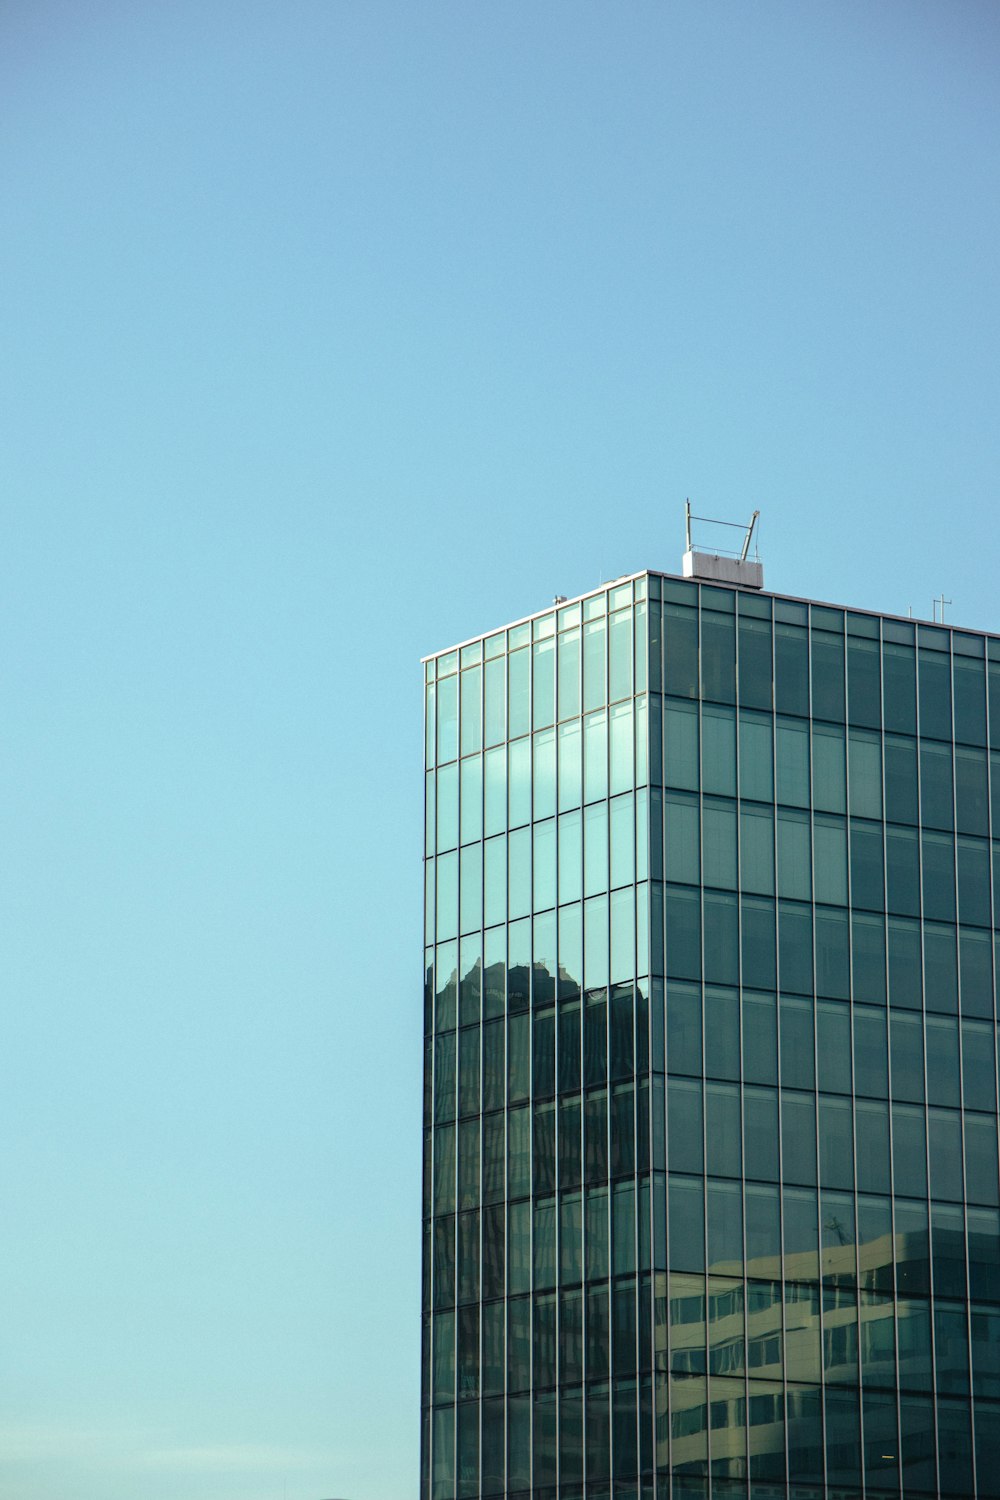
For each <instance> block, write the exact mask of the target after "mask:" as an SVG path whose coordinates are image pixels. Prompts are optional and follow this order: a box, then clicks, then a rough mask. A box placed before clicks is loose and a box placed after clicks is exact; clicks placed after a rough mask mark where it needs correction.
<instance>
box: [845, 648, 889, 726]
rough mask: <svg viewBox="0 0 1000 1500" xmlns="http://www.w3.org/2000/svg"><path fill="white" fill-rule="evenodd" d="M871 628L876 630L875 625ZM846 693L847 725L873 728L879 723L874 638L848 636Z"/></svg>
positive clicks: (878, 671)
mask: <svg viewBox="0 0 1000 1500" xmlns="http://www.w3.org/2000/svg"><path fill="white" fill-rule="evenodd" d="M875 628H876V630H877V629H878V625H877V623H876V627H875ZM847 691H848V717H849V719H850V722H851V723H852V724H865V725H867V726H868V727H869V728H871V729H877V728H878V727H879V725H880V723H881V721H882V682H881V660H880V654H879V645H878V640H877V639H876V640H863V639H861V638H860V637H859V636H849V637H848V641H847Z"/></svg>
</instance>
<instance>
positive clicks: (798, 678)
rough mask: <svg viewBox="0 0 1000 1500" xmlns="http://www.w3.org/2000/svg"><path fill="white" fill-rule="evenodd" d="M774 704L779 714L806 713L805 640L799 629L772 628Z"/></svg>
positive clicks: (806, 665) (806, 647)
mask: <svg viewBox="0 0 1000 1500" xmlns="http://www.w3.org/2000/svg"><path fill="white" fill-rule="evenodd" d="M774 700H775V707H776V708H777V710H778V712H779V713H784V714H801V715H802V716H803V717H805V716H806V715H808V713H809V656H808V637H807V635H806V632H805V630H804V629H803V628H802V626H800V625H787V624H784V623H781V622H778V623H776V624H775V627H774Z"/></svg>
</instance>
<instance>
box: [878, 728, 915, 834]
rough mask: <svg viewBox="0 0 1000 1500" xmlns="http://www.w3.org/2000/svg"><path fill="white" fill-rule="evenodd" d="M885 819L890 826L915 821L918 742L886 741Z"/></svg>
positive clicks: (890, 738)
mask: <svg viewBox="0 0 1000 1500" xmlns="http://www.w3.org/2000/svg"><path fill="white" fill-rule="evenodd" d="M885 815H886V817H887V818H888V820H889V822H890V823H916V821H917V742H916V740H905V739H902V738H899V737H898V736H895V735H890V734H887V735H886V737H885Z"/></svg>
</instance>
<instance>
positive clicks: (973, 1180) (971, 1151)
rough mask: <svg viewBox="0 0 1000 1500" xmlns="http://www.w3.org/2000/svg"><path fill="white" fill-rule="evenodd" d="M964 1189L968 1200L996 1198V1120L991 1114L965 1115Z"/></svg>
mask: <svg viewBox="0 0 1000 1500" xmlns="http://www.w3.org/2000/svg"><path fill="white" fill-rule="evenodd" d="M965 1191H966V1196H967V1197H968V1199H969V1202H970V1203H984V1204H989V1205H993V1204H996V1202H997V1201H998V1198H997V1121H996V1117H995V1116H994V1115H973V1114H967V1115H966V1116H965Z"/></svg>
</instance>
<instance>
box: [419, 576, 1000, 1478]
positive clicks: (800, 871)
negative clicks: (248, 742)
mask: <svg viewBox="0 0 1000 1500" xmlns="http://www.w3.org/2000/svg"><path fill="white" fill-rule="evenodd" d="M425 697H426V824H425V839H426V843H425V855H426V861H425V869H426V886H425V890H426V905H425V945H426V946H425V959H424V962H425V974H426V983H425V1001H424V1031H425V1044H424V1045H425V1055H424V1069H425V1095H424V1157H423V1161H424V1199H423V1201H424V1218H423V1345H422V1445H421V1488H420V1493H421V1496H422V1500H461V1497H468V1500H472V1497H480V1496H482V1497H491V1496H496V1497H499V1496H504V1497H508V1500H512V1497H523V1500H527V1497H529V1496H531V1497H536V1500H612V1497H614V1500H619V1497H620V1500H653V1497H666V1496H671V1497H673V1500H709V1497H710V1496H716V1497H719V1496H721V1497H726V1500H737V1497H741V1500H820V1497H825V1496H842V1497H844V1500H848V1497H850V1500H855V1497H859V1500H860V1497H861V1496H862V1495H863V1494H866V1493H867V1494H868V1495H870V1496H877V1497H879V1500H888V1497H890V1496H904V1497H906V1500H910V1497H913V1500H921V1497H927V1500H930V1497H934V1496H939V1495H948V1496H959V1495H963V1496H979V1497H980V1500H982V1497H987V1496H988V1497H997V1496H1000V1174H998V1113H997V1028H996V988H995V975H996V973H997V967H998V965H997V960H998V957H1000V952H998V946H997V933H996V930H995V929H997V928H1000V864H998V852H1000V638H991V637H987V636H984V635H983V634H979V633H976V632H972V631H965V630H958V629H952V628H943V627H941V626H931V625H925V624H920V623H916V622H913V621H908V620H900V619H896V618H890V617H886V616H879V615H876V614H866V613H861V612H855V611H852V610H845V609H835V608H830V607H828V606H826V605H823V606H821V605H818V604H809V603H805V602H801V601H798V600H794V599H789V598H781V597H777V596H774V595H770V594H767V593H763V592H760V591H756V590H751V589H744V588H739V587H735V588H725V587H719V586H714V585H709V584H706V583H704V582H698V581H696V580H694V581H692V580H682V579H679V578H674V577H667V576H664V575H661V574H657V573H641V574H637V575H636V576H634V577H631V578H628V579H624V580H619V581H617V582H616V583H614V584H611V585H609V586H607V587H605V588H603V589H601V590H600V591H598V592H595V593H592V594H589V595H587V596H585V597H583V598H581V599H578V600H574V601H571V602H560V603H558V604H557V605H556V606H554V607H553V608H552V609H550V610H547V611H545V612H543V613H541V614H538V615H536V616H534V617H533V618H532V619H529V620H526V621H523V622H520V623H518V624H515V625H512V626H510V627H509V628H506V629H503V630H498V631H495V632H493V633H491V634H488V635H485V636H483V637H481V638H479V639H476V640H473V641H472V642H470V643H468V644H466V645H463V646H461V647H460V648H457V649H455V650H451V651H447V652H444V653H441V654H439V655H436V656H434V657H431V658H429V659H428V660H427V661H426V662H425Z"/></svg>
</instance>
